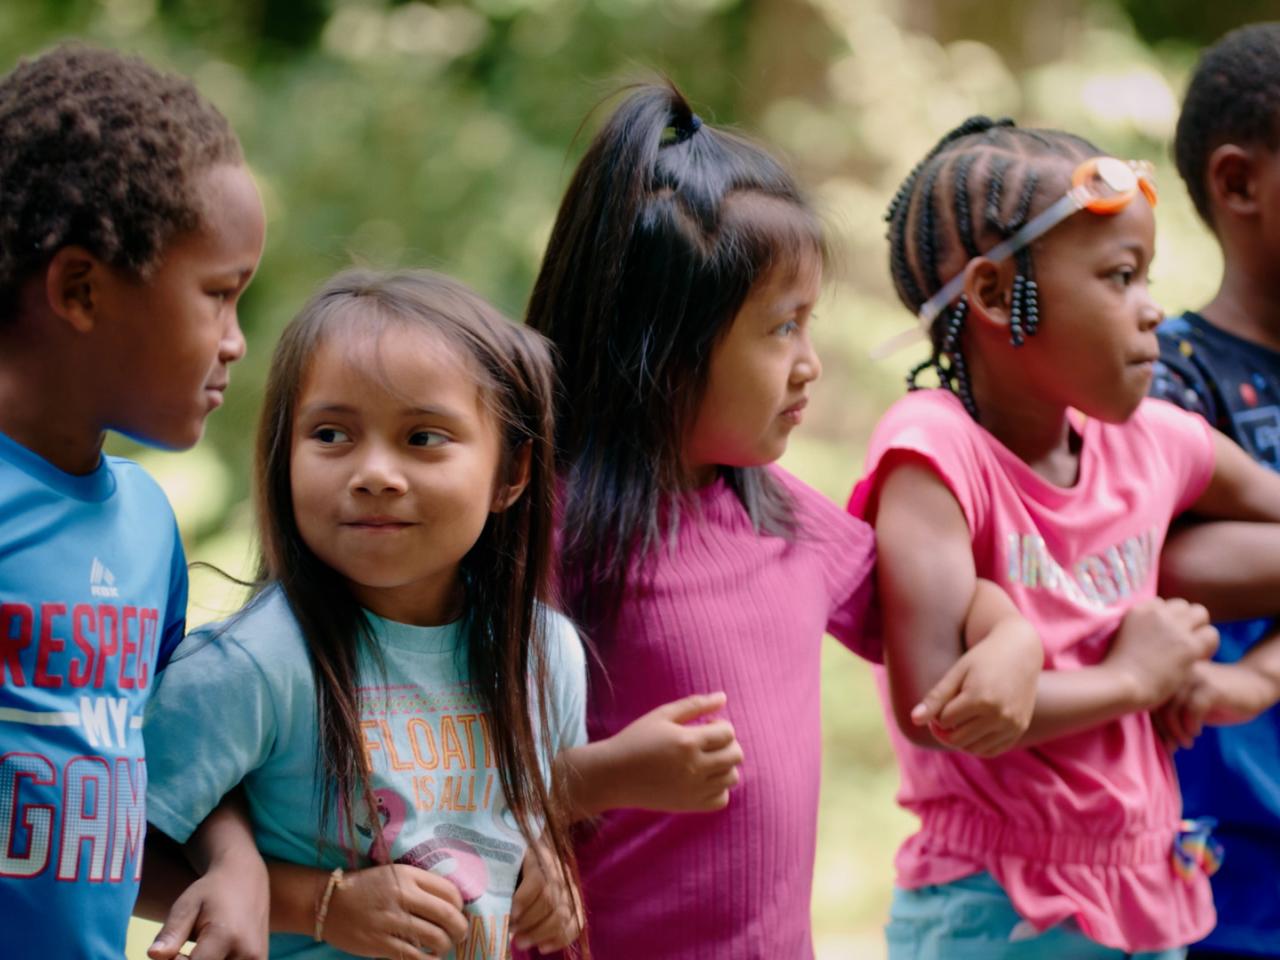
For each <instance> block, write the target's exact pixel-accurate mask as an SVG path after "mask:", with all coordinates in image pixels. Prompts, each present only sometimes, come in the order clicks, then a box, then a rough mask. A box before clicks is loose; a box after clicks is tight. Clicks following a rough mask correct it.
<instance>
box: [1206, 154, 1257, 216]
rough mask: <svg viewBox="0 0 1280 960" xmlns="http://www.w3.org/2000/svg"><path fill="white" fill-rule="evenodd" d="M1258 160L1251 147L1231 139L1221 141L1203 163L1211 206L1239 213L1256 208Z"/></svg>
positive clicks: (1255, 211) (1251, 214)
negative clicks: (1230, 141) (1228, 141)
mask: <svg viewBox="0 0 1280 960" xmlns="http://www.w3.org/2000/svg"><path fill="white" fill-rule="evenodd" d="M1257 172H1258V161H1257V157H1255V156H1254V153H1253V151H1251V150H1247V149H1245V148H1244V147H1240V146H1237V145H1236V144H1234V143H1224V144H1222V145H1221V146H1220V147H1218V148H1217V149H1215V150H1214V151H1213V152H1212V153H1211V154H1209V162H1208V163H1207V164H1205V187H1206V189H1207V191H1208V194H1209V201H1210V206H1211V208H1212V209H1214V210H1218V209H1221V210H1225V211H1227V212H1228V213H1232V214H1235V215H1236V216H1238V217H1249V216H1253V215H1254V214H1256V213H1257V212H1258V189H1257Z"/></svg>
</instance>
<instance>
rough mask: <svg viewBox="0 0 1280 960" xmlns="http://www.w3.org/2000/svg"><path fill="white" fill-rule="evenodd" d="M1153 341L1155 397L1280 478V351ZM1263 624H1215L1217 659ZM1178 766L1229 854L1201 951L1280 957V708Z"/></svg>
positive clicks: (1183, 336)
mask: <svg viewBox="0 0 1280 960" xmlns="http://www.w3.org/2000/svg"><path fill="white" fill-rule="evenodd" d="M1158 335H1159V337H1160V357H1161V359H1160V363H1159V364H1158V365H1157V367H1156V374H1155V379H1154V381H1153V383H1152V385H1151V394H1152V396H1156V397H1161V398H1163V399H1165V400H1169V401H1171V402H1173V403H1176V404H1178V405H1179V406H1181V407H1184V408H1185V409H1187V410H1191V411H1193V412H1195V413H1199V414H1200V415H1201V416H1203V417H1205V418H1206V419H1207V420H1208V421H1209V422H1210V423H1212V424H1213V425H1214V426H1215V427H1217V428H1218V429H1219V430H1220V431H1222V432H1223V433H1225V434H1226V435H1227V436H1229V437H1231V438H1232V439H1233V440H1235V441H1236V443H1238V444H1240V446H1241V447H1243V448H1244V449H1245V450H1246V451H1247V452H1248V453H1249V455H1250V456H1252V457H1253V458H1254V459H1255V460H1257V461H1258V462H1259V463H1262V464H1264V465H1265V466H1268V467H1271V468H1272V469H1273V470H1280V353H1276V352H1274V351H1272V350H1268V349H1266V348H1265V347H1260V346H1258V345H1257V344H1254V343H1250V342H1249V341H1247V340H1242V339H1240V338H1239V337H1237V336H1234V335H1232V334H1230V333H1227V332H1226V331H1224V330H1220V329H1218V328H1217V327H1215V326H1213V325H1212V324H1211V323H1209V322H1208V321H1207V320H1206V319H1205V318H1204V317H1202V316H1200V315H1199V314H1196V313H1185V314H1183V315H1182V316H1180V317H1175V318H1173V319H1170V320H1167V321H1165V322H1164V323H1163V324H1162V325H1161V326H1160V329H1159V331H1158ZM1269 625H1270V621H1267V620H1251V621H1245V622H1241V623H1230V624H1218V629H1219V632H1220V634H1221V638H1222V640H1221V645H1220V646H1219V648H1218V654H1217V656H1216V657H1215V659H1217V660H1219V661H1222V662H1223V663H1233V662H1235V661H1236V660H1239V659H1240V658H1241V657H1242V656H1243V655H1244V654H1245V652H1246V651H1247V650H1248V649H1249V648H1250V647H1251V646H1252V645H1253V644H1254V643H1256V642H1257V641H1258V639H1259V638H1260V637H1262V636H1263V634H1265V633H1266V632H1267V628H1268V626H1269ZM1175 759H1176V763H1177V767H1178V777H1179V780H1180V782H1181V785H1182V796H1183V803H1184V807H1185V810H1186V815H1187V816H1188V817H1201V816H1211V817H1216V818H1217V820H1218V829H1217V831H1216V833H1215V835H1216V836H1217V837H1218V838H1219V839H1220V840H1221V841H1222V844H1223V846H1224V848H1225V857H1224V859H1223V863H1222V869H1221V870H1220V871H1219V872H1218V873H1217V874H1216V875H1215V876H1214V877H1213V896H1214V901H1215V903H1216V904H1217V908H1218V926H1217V927H1216V928H1215V929H1214V931H1213V932H1212V933H1211V934H1209V936H1208V937H1207V938H1206V939H1205V940H1204V941H1203V944H1202V945H1203V946H1204V947H1206V948H1212V949H1215V950H1222V951H1231V952H1234V953H1241V954H1247V955H1252V956H1260V957H1280V708H1276V707H1273V708H1272V709H1270V710H1268V711H1267V712H1266V713H1264V714H1262V715H1261V716H1260V717H1258V718H1257V719H1256V720H1254V721H1253V722H1252V723H1246V724H1242V725H1240V726H1234V727H1207V728H1205V731H1204V733H1202V734H1201V735H1200V737H1199V739H1198V740H1197V741H1196V744H1195V747H1194V748H1193V749H1191V750H1179V751H1178V753H1177V756H1176V758H1175Z"/></svg>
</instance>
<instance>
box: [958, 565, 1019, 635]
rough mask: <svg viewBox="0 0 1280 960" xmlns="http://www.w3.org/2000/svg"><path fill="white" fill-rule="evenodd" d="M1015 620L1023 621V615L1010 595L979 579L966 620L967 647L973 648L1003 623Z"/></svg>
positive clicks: (990, 582)
mask: <svg viewBox="0 0 1280 960" xmlns="http://www.w3.org/2000/svg"><path fill="white" fill-rule="evenodd" d="M1014 618H1018V619H1021V618H1022V615H1021V614H1020V613H1018V608H1017V607H1015V606H1014V605H1013V600H1012V599H1011V598H1010V597H1009V595H1008V594H1007V593H1005V592H1004V590H1002V589H1001V588H1000V587H999V586H998V585H996V584H995V583H993V582H992V581H990V580H983V579H981V578H979V579H978V580H977V584H976V587H975V589H974V591H973V602H972V603H971V604H969V612H968V614H967V615H966V616H965V619H964V644H965V646H966V647H968V648H972V647H973V645H974V644H976V643H978V642H979V641H980V640H982V638H983V637H986V636H988V635H989V634H990V633H991V632H992V631H993V630H995V629H996V627H998V626H999V625H1000V624H1001V623H1004V622H1006V621H1010V620H1013V619H1014Z"/></svg>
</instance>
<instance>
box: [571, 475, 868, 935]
mask: <svg viewBox="0 0 1280 960" xmlns="http://www.w3.org/2000/svg"><path fill="white" fill-rule="evenodd" d="M770 469H771V471H772V472H773V473H774V475H775V476H777V477H778V478H779V479H780V480H782V482H783V483H784V484H785V485H786V486H787V488H788V489H789V490H790V491H791V492H792V495H793V496H794V498H795V501H796V507H797V516H798V519H799V520H800V530H799V533H798V536H797V537H796V539H795V541H794V542H792V543H788V542H787V541H785V540H783V539H781V538H777V537H768V536H761V535H759V534H757V533H756V532H755V531H754V530H753V529H752V527H751V524H750V522H749V520H748V518H747V514H746V511H745V510H744V509H743V507H742V505H741V503H740V502H739V501H738V499H737V498H736V496H735V495H734V494H733V492H732V491H731V490H730V489H729V487H728V486H727V485H726V484H725V482H724V481H723V480H721V481H718V482H716V483H715V484H713V485H712V486H710V487H708V488H706V489H704V490H702V491H700V492H699V493H698V496H697V499H698V503H697V505H696V508H695V509H692V510H686V511H684V512H682V515H681V524H680V530H679V535H678V538H677V542H676V544H675V546H674V549H673V551H672V552H671V553H669V554H663V556H662V558H661V559H660V561H658V562H655V563H653V564H652V572H651V573H650V575H649V576H648V578H647V579H646V580H645V581H644V582H641V583H638V584H635V585H633V587H632V588H631V589H630V590H629V592H628V595H627V598H626V602H625V605H624V607H623V609H622V610H621V612H620V616H619V617H618V621H617V625H616V627H615V628H614V631H613V633H612V634H611V635H610V636H605V637H597V638H596V641H597V646H598V648H599V653H600V655H601V658H602V660H603V669H601V667H600V665H599V664H597V665H595V666H594V667H593V672H592V676H591V687H590V695H589V706H588V731H589V734H590V737H591V739H592V740H598V739H601V738H603V737H607V736H610V735H611V734H614V733H617V732H618V731H619V730H621V729H622V728H623V727H625V726H626V725H627V724H628V723H630V722H631V721H632V720H634V719H636V718H637V717H639V716H640V715H642V714H644V713H646V712H648V711H649V710H651V709H653V708H654V707H656V706H658V705H660V704H662V703H665V702H667V701H670V700H674V699H677V698H680V697H684V696H687V695H689V694H693V693H703V692H709V691H715V690H724V691H726V692H727V693H728V705H727V707H726V709H725V714H726V715H727V717H728V719H729V720H730V721H731V722H732V723H733V725H734V728H735V729H736V730H737V734H738V739H739V741H740V742H741V743H742V747H743V751H744V753H745V755H746V759H745V761H744V763H743V766H742V782H741V784H740V785H739V786H738V787H737V789H735V790H734V791H733V793H732V795H731V799H730V802H729V805H728V807H727V808H726V809H724V810H722V811H719V812H716V813H694V814H660V813H647V812H642V811H635V810H619V811H613V812H611V813H609V814H607V815H606V816H604V817H603V818H602V819H601V820H600V821H599V822H598V824H597V825H596V828H595V829H594V830H593V831H592V832H591V833H590V834H589V835H588V836H587V837H586V839H585V840H584V842H583V843H582V844H580V846H579V848H578V855H579V857H580V866H581V870H582V877H583V885H584V888H585V895H586V902H587V910H588V917H589V922H590V928H591V948H592V952H593V954H594V956H596V957H599V958H602V960H631V958H635V960H642V958H643V960H655V958H662V960H750V958H768V960H782V958H786V960H803V958H807V957H811V956H812V955H813V948H812V943H811V938H810V930H809V925H810V921H809V895H810V888H811V885H812V879H813V858H814V848H815V844H816V827H817V816H818V784H819V779H820V763H821V734H822V731H821V714H820V697H819V672H820V654H821V640H822V636H823V634H824V633H825V632H827V631H830V632H831V633H833V634H835V635H836V636H837V637H838V638H839V639H840V640H841V641H842V642H844V643H845V644H846V645H847V646H849V647H850V648H851V649H853V650H854V651H855V652H857V653H859V654H861V655H863V656H864V657H867V658H868V659H874V660H878V659H879V657H880V650H879V639H878V632H877V631H875V630H874V629H868V628H867V625H866V624H865V623H864V621H866V620H867V619H868V611H869V608H870V602H871V599H872V597H873V593H874V590H873V585H872V578H871V572H872V566H873V564H874V561H875V547H874V535H873V533H872V531H871V529H870V528H869V527H868V526H867V525H866V524H864V523H862V522H861V521H857V520H855V519H854V518H852V517H850V516H849V515H848V514H846V513H845V512H844V511H843V510H841V509H840V508H838V507H837V506H835V505H834V504H833V503H831V502H830V501H828V500H827V499H826V498H825V497H823V496H822V495H821V494H819V493H817V492H816V491H814V490H812V489H811V488H809V487H807V486H805V485H804V484H802V483H800V482H799V481H798V480H796V479H795V478H794V477H791V476H790V475H788V474H786V473H785V472H784V471H782V470H780V469H777V468H770Z"/></svg>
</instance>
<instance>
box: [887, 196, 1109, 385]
mask: <svg viewBox="0 0 1280 960" xmlns="http://www.w3.org/2000/svg"><path fill="white" fill-rule="evenodd" d="M1088 193H1089V191H1088V190H1087V189H1085V188H1081V187H1074V188H1072V189H1071V190H1069V191H1067V193H1066V194H1064V195H1063V196H1062V198H1061V199H1059V200H1058V202H1057V203H1054V204H1053V205H1051V206H1049V207H1047V208H1046V209H1044V210H1042V211H1041V212H1040V213H1039V214H1037V215H1036V216H1035V217H1033V218H1032V219H1031V221H1030V222H1029V223H1026V224H1024V225H1023V227H1022V229H1021V230H1019V231H1018V232H1017V233H1015V234H1014V235H1013V236H1011V237H1009V238H1008V239H1005V240H1002V241H1001V242H1000V243H998V244H996V245H995V246H994V247H992V248H991V249H990V250H988V251H987V252H986V253H984V254H983V255H982V257H983V259H985V260H990V261H991V262H992V263H999V262H1000V261H1002V260H1006V259H1008V258H1009V257H1010V256H1012V255H1013V254H1015V253H1017V252H1018V251H1019V250H1021V249H1022V248H1023V247H1026V246H1030V245H1031V244H1032V243H1034V242H1035V241H1036V240H1037V239H1039V238H1040V237H1041V236H1043V235H1044V234H1046V233H1048V232H1049V231H1050V230H1052V229H1053V228H1054V227H1056V226H1057V225H1058V224H1059V223H1061V222H1062V221H1063V220H1065V219H1067V217H1069V216H1071V215H1072V214H1073V213H1075V212H1076V211H1078V210H1082V209H1084V205H1085V203H1086V202H1087V200H1088ZM963 287H964V271H963V270H962V271H961V272H960V273H958V274H956V275H955V276H954V277H952V278H951V279H950V280H948V281H947V282H946V283H945V284H944V285H943V287H942V289H941V290H939V291H938V292H937V293H935V294H934V295H933V296H932V297H930V298H929V299H928V300H926V301H925V302H924V303H923V304H922V305H921V306H920V310H919V312H918V313H917V314H916V321H917V324H918V325H917V326H915V327H913V328H911V329H910V330H904V331H902V332H901V333H899V334H895V335H894V336H892V337H890V338H889V339H888V340H885V341H884V342H882V343H880V344H878V345H877V346H876V347H875V348H874V349H873V350H872V351H871V359H873V360H883V359H884V358H885V357H888V356H890V355H892V354H894V353H897V352H898V351H899V350H902V349H903V348H905V347H909V346H910V345H911V344H913V343H915V342H916V341H917V340H922V339H927V338H928V336H929V328H930V327H931V326H932V325H933V321H934V320H935V319H937V316H938V314H940V313H942V311H943V310H945V309H946V308H947V307H948V306H950V305H951V301H952V300H954V299H955V298H956V296H957V295H958V294H959V293H960V291H961V289H963Z"/></svg>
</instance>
